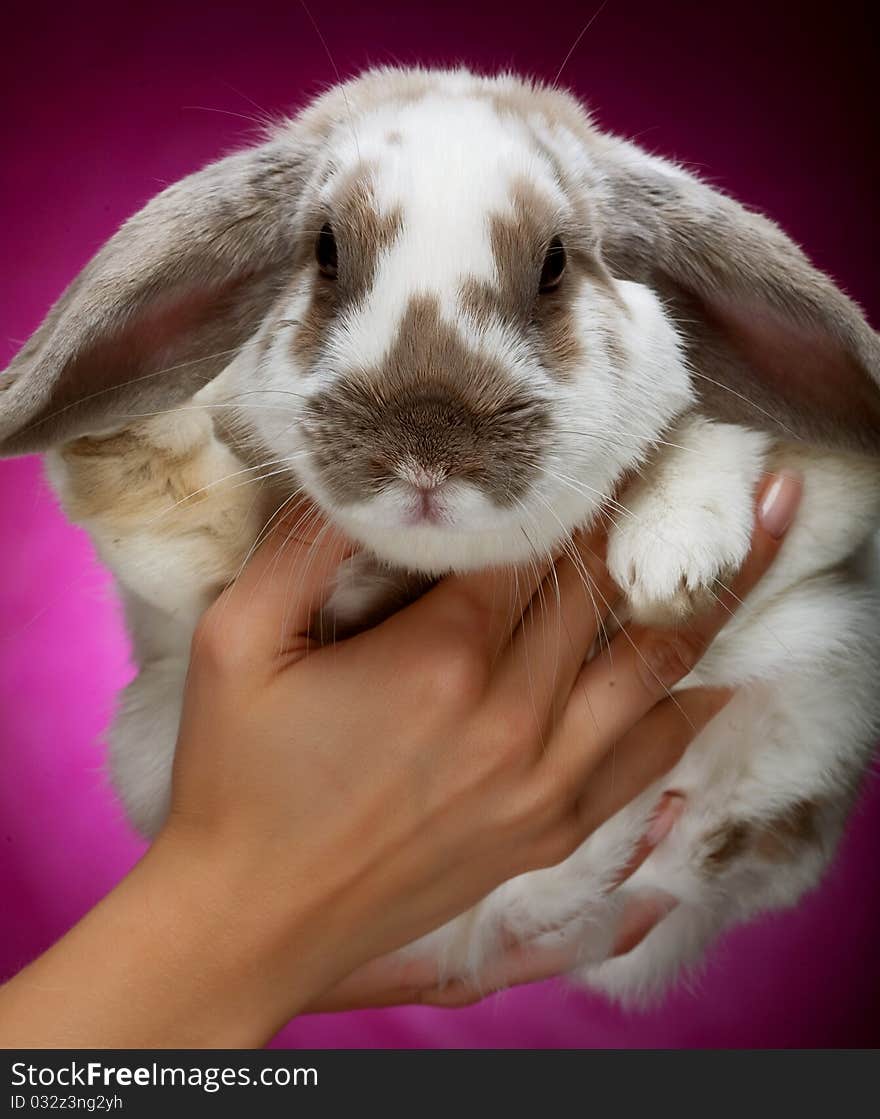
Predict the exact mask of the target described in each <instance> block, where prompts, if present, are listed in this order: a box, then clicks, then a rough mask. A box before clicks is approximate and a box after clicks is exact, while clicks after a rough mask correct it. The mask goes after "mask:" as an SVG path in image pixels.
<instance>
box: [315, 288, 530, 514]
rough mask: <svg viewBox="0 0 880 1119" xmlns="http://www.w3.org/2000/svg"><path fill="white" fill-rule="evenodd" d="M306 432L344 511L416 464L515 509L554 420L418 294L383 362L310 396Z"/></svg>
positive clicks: (326, 482) (432, 303)
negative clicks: (408, 465) (407, 464)
mask: <svg viewBox="0 0 880 1119" xmlns="http://www.w3.org/2000/svg"><path fill="white" fill-rule="evenodd" d="M305 427H306V430H307V431H308V433H309V436H310V446H311V449H312V451H313V455H314V461H315V464H316V465H317V467H318V469H319V471H320V474H321V479H322V481H323V484H324V486H325V488H326V489H327V490H328V491H329V493H330V494H331V495H332V497H333V499H334V500H335V501H338V502H339V503H340V504H348V503H352V502H356V501H364V500H367V499H369V498H370V497H372V496H375V495H376V494H377V493H379V492H380V491H381V490H382V489H383V488H384V487H385V486H387V485H388V484H390V483H392V482H394V481H395V480H397V479H398V473H397V471H398V469H399V467H400V465H401V463H404V462H416V463H417V464H418V465H419V466H420V467H423V468H425V469H428V470H431V471H439V472H441V473H442V474H443V475H444V476H447V477H450V478H459V479H462V480H465V481H468V482H471V483H473V484H474V485H476V486H478V487H479V488H481V489H482V490H483V492H484V493H486V494H487V495H488V496H489V497H490V498H491V500H492V501H494V502H495V503H496V504H497V505H499V506H508V505H510V504H513V503H514V502H515V501H516V500H518V499H519V498H520V497H521V496H522V495H523V494H524V493H525V491H526V490H527V488H528V486H529V484H530V482H531V481H532V480H533V479H534V477H535V475H536V473H537V471H538V470H539V468H540V461H541V455H542V447H543V445H544V443H545V442H546V438H547V431H548V429H549V417H548V414H547V410H546V407H545V406H544V404H543V403H542V402H541V401H540V400H539V399H537V398H536V397H535V396H534V395H533V394H532V393H531V392H529V391H527V390H526V389H524V388H523V387H522V386H521V385H519V384H517V383H516V382H515V381H513V380H512V378H511V377H510V376H509V374H508V373H507V372H506V371H505V369H504V368H503V367H502V366H501V365H500V364H499V363H498V362H497V361H496V360H495V359H494V358H493V357H491V356H489V355H487V354H483V353H479V352H475V351H474V350H472V349H471V348H469V347H468V346H467V345H466V344H465V343H464V341H463V339H462V338H461V335H460V334H459V332H458V331H457V330H456V328H455V327H454V326H453V325H452V324H450V323H448V322H446V321H445V320H444V319H443V317H442V316H441V314H440V308H439V305H438V303H437V301H436V299H434V298H433V297H431V296H420V297H415V298H413V299H412V300H411V301H410V303H409V306H408V307H407V310H406V313H405V315H404V316H403V319H402V321H401V325H400V328H399V331H398V335H397V338H396V340H395V342H394V345H393V346H392V347H391V349H390V351H389V352H388V354H387V356H386V358H385V359H384V360H383V362H382V364H381V365H379V366H375V367H371V368H364V369H357V370H351V371H350V372H349V373H347V374H346V375H345V376H344V377H342V378H340V379H339V380H338V381H337V382H336V384H335V385H333V387H332V388H329V389H327V390H326V391H324V392H322V393H321V394H320V395H319V396H316V397H315V398H313V399H312V401H311V402H310V404H309V406H308V409H307V417H306V423H305Z"/></svg>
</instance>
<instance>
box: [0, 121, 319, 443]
mask: <svg viewBox="0 0 880 1119" xmlns="http://www.w3.org/2000/svg"><path fill="white" fill-rule="evenodd" d="M304 163H305V156H304V151H303V150H302V147H301V145H299V144H298V143H297V142H296V140H295V138H293V137H292V136H288V137H285V138H278V139H275V140H272V141H270V142H268V143H265V144H262V145H260V146H258V147H255V148H252V149H250V150H248V151H244V152H240V153H238V154H236V155H232V156H228V157H227V158H225V159H222V160H220V161H218V162H216V163H213V164H211V165H210V166H208V167H206V168H205V169H204V170H202V171H199V172H197V173H196V174H194V175H190V176H189V177H187V178H185V179H182V180H181V181H180V182H178V183H175V184H174V185H173V186H171V187H169V188H168V189H167V190H165V191H163V192H162V193H161V194H160V195H158V196H157V197H156V198H155V199H153V201H152V202H150V203H149V204H148V205H147V206H146V207H145V208H144V209H143V210H141V211H140V212H139V213H138V214H136V215H135V216H134V217H133V218H131V219H130V220H129V221H128V222H127V223H126V224H125V225H124V226H123V227H122V228H121V229H120V230H119V232H118V233H117V234H116V235H115V236H114V237H113V238H111V240H110V241H109V242H108V243H107V244H106V245H105V246H104V247H103V248H102V249H101V250H100V252H99V253H98V254H97V255H96V256H95V257H94V259H93V260H92V261H91V262H90V263H89V264H88V265H87V266H86V267H85V268H84V269H83V271H82V272H81V273H80V275H79V276H78V277H77V278H76V279H75V280H74V281H73V283H72V284H71V285H70V286H69V287H68V289H67V290H66V291H65V292H64V294H63V295H62V296H61V298H60V299H59V300H58V302H57V303H56V304H55V306H54V307H53V308H52V310H51V311H50V312H49V314H48V316H47V317H46V320H45V322H44V323H43V325H42V326H41V327H40V328H39V329H38V330H37V331H36V333H35V334H34V335H33V336H32V337H31V339H30V340H29V341H28V342H27V343H26V344H25V346H24V347H23V349H22V350H21V351H20V353H19V354H18V355H17V356H16V358H15V359H14V360H13V362H12V364H11V365H10V366H9V369H8V370H7V371H6V373H5V374H2V373H0V455H3V454H24V453H28V452H31V451H40V450H44V449H45V448H46V447H47V446H50V445H51V444H53V443H57V442H60V441H63V440H67V439H71V438H74V437H76V436H78V435H82V434H84V433H86V432H91V431H98V430H100V429H102V428H107V427H112V426H114V425H118V424H120V423H123V422H124V421H125V419H126V418H129V417H130V416H131V415H132V414H138V413H145V412H149V411H150V410H151V409H158V408H166V407H169V406H172V405H174V404H177V403H179V402H181V401H182V400H185V399H186V398H188V397H189V396H191V395H192V394H193V393H194V392H195V391H196V390H197V389H198V388H199V387H200V386H202V385H203V384H205V383H206V382H207V381H209V380H210V379H211V378H212V377H214V376H215V375H216V374H217V373H218V372H219V371H220V370H221V369H222V368H223V367H224V366H225V365H227V364H228V363H229V361H230V360H231V359H232V357H233V356H234V351H235V350H236V348H237V347H239V346H241V344H242V343H243V342H245V341H246V340H247V338H248V337H249V336H250V335H251V334H252V333H253V332H254V330H255V329H256V327H257V326H258V324H259V322H260V320H261V318H262V317H263V316H264V315H265V313H266V311H267V309H268V308H269V307H270V306H271V304H272V302H273V300H274V299H275V297H276V296H277V294H278V293H279V291H280V290H281V288H282V287H283V285H284V282H285V279H286V278H287V277H288V276H289V266H290V262H291V257H292V253H293V248H294V244H293V242H294V237H295V234H296V227H297V223H296V220H295V215H296V210H297V203H298V198H299V196H300V194H301V190H302V182H303V176H304V173H305V171H304Z"/></svg>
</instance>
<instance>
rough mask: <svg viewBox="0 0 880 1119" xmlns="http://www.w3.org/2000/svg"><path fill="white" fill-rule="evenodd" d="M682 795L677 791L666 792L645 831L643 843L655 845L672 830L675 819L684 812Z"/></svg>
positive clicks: (650, 845)
mask: <svg viewBox="0 0 880 1119" xmlns="http://www.w3.org/2000/svg"><path fill="white" fill-rule="evenodd" d="M684 805H685V801H684V797H683V796H679V794H678V793H667V794H666V796H665V797H664V798H663V799H662V800H661V801H660V804H659V806H658V808H657V812H656V814H655V816H654V819H653V820H652V821H651V826H650V827H649V828H648V830H647V831H646V832H645V843H647V844H648V846H649V847H656V846H657V845H658V844H660V843H662V842H663V840H664V839H665V838H666V837H667V835H669V833H670V832H671V831H672V828H673V826H674V824H675V821H676V820H677V819H678V818H679V816H680V815H681V814H682V812H684Z"/></svg>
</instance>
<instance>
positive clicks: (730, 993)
mask: <svg viewBox="0 0 880 1119" xmlns="http://www.w3.org/2000/svg"><path fill="white" fill-rule="evenodd" d="M311 2H312V5H313V12H314V15H315V18H316V19H317V21H318V23H319V25H320V27H321V30H322V32H323V34H324V37H325V39H326V41H327V43H328V45H329V48H330V51H331V52H332V55H333V58H334V61H335V64H336V66H337V67H338V69H339V71H340V72H341V73H342V74H349V73H351V72H353V71H355V70H357V69H358V68H359V67H362V66H364V65H365V64H369V63H381V62H394V61H404V62H407V61H408V62H415V61H425V62H450V61H457V60H462V61H466V62H469V63H473V64H476V65H478V66H481V67H503V66H508V65H509V66H514V67H517V68H522V69H526V70H530V71H534V72H536V73H538V74H540V75H543V76H545V77H550V78H552V77H553V76H554V75H555V73H556V71H557V70H558V68H559V66H560V64H561V62H562V59H563V58H564V57H565V55H566V52H567V51H568V49H569V47H570V46H571V45H572V43H573V42H574V40H575V38H576V36H577V34H578V32H579V31H580V29H581V28H582V27H583V25H584V24H585V23H586V21H587V20H588V19H589V17H590V15H591V14H592V13H593V12H594V11H595V8H596V7H597V6H598V3H599V0H589V2H588V3H569V2H567V0H556V2H555V3H552V4H546V5H535V4H533V3H532V4H529V3H518V2H517V0H506V2H503V3H499V2H497V0H491V2H483V3H481V2H480V0H472V2H469V3H461V2H455V3H446V4H442V5H437V6H429V5H418V4H404V3H400V2H398V0H390V2H386V0H377V2H375V3H372V4H370V3H364V4H353V3H347V2H346V3H343V2H341V0H324V2H323V3H319V0H311ZM866 10H867V5H864V10H863V8H862V7H861V6H857V5H854V4H846V3H835V4H832V5H826V4H822V5H821V6H819V5H817V6H816V12H815V13H812V12H811V11H810V8H809V5H791V4H781V3H777V4H773V3H762V4H754V3H727V4H719V5H712V4H705V3H701V4H696V3H678V4H676V3H672V4H669V3H663V4H660V3H653V2H649V3H635V2H627V0H610V3H608V4H607V5H606V7H605V8H604V10H602V11H601V12H600V14H599V15H598V17H597V18H596V20H595V23H594V24H593V26H592V27H591V28H590V29H589V31H588V32H587V33H586V35H585V36H584V38H583V41H582V42H581V43H580V45H579V46H578V48H577V50H576V51H575V52H574V54H573V56H572V58H571V59H570V61H569V62H568V64H567V66H566V69H565V74H564V79H565V81H566V82H568V83H570V84H571V85H572V86H573V87H574V88H575V89H576V90H577V91H578V92H579V93H581V94H583V95H585V96H586V97H588V98H589V99H590V101H591V102H592V104H593V105H594V107H595V109H596V112H597V115H598V118H599V120H600V121H601V122H602V123H603V124H604V125H606V126H608V127H611V128H614V129H617V130H620V131H622V132H625V133H627V134H629V135H633V136H637V137H638V138H639V139H640V140H641V141H642V142H643V143H645V144H646V145H648V146H650V147H652V148H653V149H655V150H657V151H659V152H662V153H664V154H666V155H671V156H675V157H678V158H681V159H683V160H685V161H687V162H689V163H691V164H692V165H694V166H696V167H698V168H700V169H702V171H703V172H704V173H705V174H707V175H708V176H709V177H710V178H711V179H712V181H713V182H715V183H717V184H718V185H720V186H723V187H725V188H727V189H729V190H731V191H732V192H733V193H735V194H736V195H737V196H738V197H739V198H741V199H742V200H744V201H746V202H748V203H751V204H753V205H756V206H760V207H763V208H764V209H766V210H767V211H768V212H769V213H770V214H772V215H773V216H774V217H776V218H777V219H778V220H779V221H781V222H782V224H783V225H784V226H785V227H786V228H787V229H788V231H789V232H790V233H791V234H793V236H794V237H795V238H796V239H797V240H798V241H800V243H801V244H803V245H804V246H805V248H806V249H807V251H808V252H809V253H810V254H811V255H812V257H813V258H814V259H815V260H816V261H817V262H818V264H819V265H821V266H822V267H824V268H825V269H827V270H828V271H830V272H831V274H832V275H834V276H835V277H836V278H837V279H838V280H839V281H840V282H841V283H842V284H843V286H844V287H845V288H846V289H847V290H848V291H849V292H850V293H851V294H852V295H854V296H855V297H856V298H857V299H859V300H860V301H861V302H862V303H863V305H864V306H866V307H867V309H868V313H869V315H870V316H871V317H872V318H873V319H874V321H875V324H876V321H877V315H878V309H880V303H878V289H877V279H876V276H877V268H876V259H877V244H876V239H875V236H874V229H875V227H876V220H875V219H876V214H875V212H874V205H875V202H876V187H877V180H876V175H875V172H876V164H874V165H873V166H872V165H871V161H872V159H873V154H872V153H873V151H874V148H875V146H876V132H875V124H874V121H875V119H876V118H875V115H874V113H875V110H876V105H872V104H869V103H868V100H867V98H868V90H869V89H872V88H873V86H874V79H875V70H876V64H877V59H876V57H871V56H869V53H868V52H869V43H870V41H871V37H870V35H869V34H868V30H867V23H866ZM4 24H5V27H4V31H5V34H4V39H5V46H6V51H5V52H4V53H5V55H6V58H5V60H4V66H3V79H2V81H3V82H4V83H5V86H6V88H5V91H4V92H5V96H4V99H3V104H4V110H5V111H4V132H5V138H4V142H3V167H4V173H3V175H2V177H0V199H2V227H3V245H4V249H3V267H2V270H0V308H2V316H3V319H2V331H0V334H2V347H3V350H4V351H5V353H4V354H3V355H0V357H3V356H8V357H11V356H12V354H13V353H14V352H15V350H16V349H17V348H18V345H19V344H20V343H21V342H22V341H23V340H24V339H25V338H26V337H27V336H28V334H29V333H30V332H31V331H32V330H33V329H34V328H35V327H36V326H37V325H38V323H39V322H40V320H41V318H42V316H43V315H44V313H45V311H46V309H47V308H48V307H49V305H50V303H51V302H52V301H53V300H54V299H55V298H56V296H57V295H58V294H59V293H60V291H61V290H62V288H63V287H64V286H65V285H66V284H67V283H68V282H69V281H70V280H71V279H72V278H73V276H74V275H75V274H76V272H77V271H78V270H79V268H80V267H81V266H82V265H83V264H84V263H85V262H86V260H87V259H88V258H89V257H90V256H91V254H92V253H93V252H94V251H95V250H96V249H97V248H98V246H99V245H100V244H101V243H102V242H103V241H104V239H105V238H106V237H107V236H108V235H109V234H111V233H112V232H113V231H114V230H115V229H116V227H117V226H118V225H119V223H120V222H121V221H122V220H123V219H124V218H126V217H127V216H128V215H129V214H131V213H132V212H133V211H134V210H136V209H137V208H138V207H139V206H141V205H142V204H143V203H144V202H146V200H147V199H148V198H150V196H151V195H153V194H154V193H156V191H157V190H159V189H160V188H161V187H162V186H164V185H165V184H167V183H169V182H171V181H172V180H174V179H176V178H178V177H179V176H181V175H183V174H185V173H187V172H189V171H192V170H193V169H195V168H197V167H199V166H201V165H202V164H203V163H205V162H206V161H207V160H209V159H212V158H214V157H216V156H218V155H219V154H221V153H223V152H225V151H227V150H229V149H230V148H232V147H235V146H236V145H240V144H241V143H243V142H245V141H247V139H248V138H249V137H251V136H252V135H253V126H252V122H251V121H250V120H249V119H247V118H249V117H250V116H251V114H255V113H258V111H259V110H258V108H255V106H258V107H259V109H263V110H268V111H271V112H276V111H278V110H279V109H284V108H294V107H296V106H297V105H299V104H301V103H302V101H303V100H304V99H305V98H306V97H307V96H308V95H309V94H311V93H313V92H315V91H316V90H318V89H319V88H320V87H321V86H322V85H324V84H326V83H328V82H330V81H332V80H333V76H334V74H333V68H332V66H331V64H330V62H329V61H328V58H327V55H326V54H325V52H324V50H323V48H322V46H321V44H320V42H319V40H318V38H317V36H316V34H315V31H314V30H313V28H312V26H311V25H310V23H309V21H308V18H307V17H306V15H305V13H304V11H303V10H302V8H301V7H300V6H299V4H298V3H297V0H287V2H285V3H284V4H279V3H271V2H266V0H251V2H250V3H246V4H241V5H228V4H224V3H219V2H215V3H207V2H202V0H194V2H190V3H186V2H184V3H180V4H178V5H174V6H166V5H165V4H164V3H158V2H157V3H151V4H149V5H143V6H140V5H138V4H137V3H129V4H119V3H114V4H104V5H94V4H92V5H89V4H72V5H57V4H51V5H44V4H41V3H31V4H27V5H22V6H21V7H20V9H19V10H18V11H13V12H12V13H11V14H10V13H9V10H8V9H7V14H6V18H5V20H4ZM0 364H2V363H0ZM0 543H2V548H0V759H2V760H0V774H2V779H0V912H2V916H0V973H2V975H4V976H5V975H9V974H11V973H12V972H14V971H15V970H16V969H17V968H18V967H20V966H21V965H23V964H24V963H26V962H27V961H28V960H30V959H32V958H33V957H34V956H35V955H36V954H37V953H39V952H40V951H41V950H42V949H44V948H46V947H47V946H48V945H49V944H50V943H51V942H52V941H53V940H55V939H56V938H57V937H58V936H59V935H60V934H61V933H63V932H64V931H65V930H66V929H67V928H68V927H69V926H70V925H71V924H72V923H73V922H74V921H76V920H77V918H79V917H80V916H81V915H82V914H83V913H84V912H85V911H86V910H87V909H88V908H89V906H91V905H92V904H93V903H94V902H95V901H97V899H98V898H100V897H101V896H102V895H103V894H104V893H105V892H106V891H107V890H108V889H109V888H110V887H111V886H112V885H113V884H114V883H115V882H116V881H117V880H118V879H119V878H120V876H121V875H123V874H124V873H125V871H126V870H127V869H128V868H129V867H130V866H131V865H132V863H133V861H134V860H135V859H136V858H137V857H138V854H139V852H140V851H141V849H142V848H141V845H140V843H139V842H138V841H137V840H136V839H135V838H134V836H133V835H132V834H131V832H130V831H129V829H128V828H127V826H126V824H125V822H124V821H123V819H122V818H121V814H120V810H119V808H118V805H117V803H116V801H115V800H114V797H113V794H112V792H111V791H110V790H109V789H108V787H107V783H106V780H105V777H104V774H103V761H104V751H103V747H102V746H101V734H102V731H103V729H104V727H105V726H106V724H107V721H108V718H109V715H110V712H111V710H112V706H113V697H114V695H115V693H116V692H117V690H118V689H119V688H120V686H121V685H122V684H123V683H124V682H125V681H126V680H127V679H128V678H129V675H130V671H131V670H130V667H129V664H128V661H127V650H126V642H125V638H124V635H123V632H122V628H121V625H120V618H119V612H118V610H117V607H116V605H115V603H114V600H113V595H112V592H111V590H110V587H109V584H108V579H107V577H106V574H105V573H104V572H103V571H102V570H101V569H100V567H99V566H98V565H97V563H96V562H95V559H94V556H93V553H92V550H91V548H90V546H89V543H88V541H87V540H86V538H85V536H84V535H83V533H82V532H80V531H79V530H77V529H75V528H72V527H71V526H69V525H68V524H66V523H65V521H64V520H63V518H62V517H61V515H60V514H59V512H58V510H57V508H56V505H55V502H54V500H53V498H52V496H51V494H50V493H49V491H48V490H47V488H46V486H45V484H44V483H43V482H42V481H41V472H40V464H39V462H37V461H36V460H34V459H31V460H23V461H16V462H5V463H2V464H0ZM878 838H880V782H878V781H877V780H876V779H874V778H872V779H871V781H869V783H868V788H867V789H866V790H865V795H864V796H863V798H862V802H861V806H860V809H859V811H858V812H857V814H856V816H855V818H854V819H853V821H852V826H851V828H850V830H849V834H848V836H847V839H846V841H845V843H844V846H843V849H842V851H841V854H840V857H839V859H838V861H837V863H836V866H835V868H834V870H833V872H832V873H831V874H830V875H829V877H828V879H827V881H826V882H825V884H824V885H823V886H822V888H821V889H820V890H819V891H818V892H817V893H815V894H814V895H813V896H811V897H810V898H808V899H807V900H806V901H805V902H804V903H803V904H802V905H801V906H800V907H799V908H798V909H797V910H796V911H795V912H792V913H788V914H785V915H778V916H775V917H773V918H772V919H768V920H765V921H762V922H761V923H759V924H755V925H753V926H752V927H750V928H748V929H743V930H739V931H737V932H736V933H735V934H733V935H730V936H728V937H727V938H726V939H725V941H724V942H723V943H722V944H721V945H720V946H719V947H718V948H717V950H716V951H715V952H714V953H713V955H712V958H711V960H710V962H709V964H708V966H707V967H706V969H705V971H704V973H703V974H702V975H701V976H700V978H699V979H698V980H696V981H693V982H691V983H690V984H689V985H688V987H687V989H685V988H680V989H679V990H677V991H676V992H674V993H673V994H672V995H670V996H669V997H668V998H667V999H666V1000H665V1002H664V1003H663V1004H662V1005H661V1006H659V1007H657V1008H656V1009H653V1010H652V1011H650V1012H649V1013H646V1014H634V1013H622V1012H620V1011H619V1010H617V1009H615V1008H613V1007H610V1006H608V1005H607V1004H606V1003H604V1002H602V1001H601V1000H599V999H596V998H593V997H590V996H588V995H586V994H584V993H582V992H578V991H573V990H570V989H567V988H565V987H563V986H562V985H561V984H558V983H545V984H541V985H538V986H535V987H532V988H530V989H528V990H520V991H516V992H508V993H505V994H502V995H500V996H496V997H494V998H492V999H489V1000H488V1001H487V1002H485V1003H484V1004H483V1005H481V1006H479V1007H475V1008H471V1009H467V1010H461V1011H439V1010H429V1009H424V1008H404V1009H394V1010H387V1011H371V1012H361V1013H351V1014H345V1015H338V1016H324V1017H315V1018H304V1019H302V1020H300V1021H298V1022H294V1023H292V1024H291V1025H289V1026H288V1027H287V1028H286V1029H285V1030H283V1031H282V1033H281V1034H280V1035H279V1037H278V1039H277V1044H279V1045H286V1046H315V1047H324V1046H333V1047H417V1046H432V1047H484V1046H494V1047H516V1048H531V1047H535V1048H538V1047H572V1048H593V1047H616V1046H636V1047H648V1046H650V1047H670V1048H671V1047H698V1046H719V1047H743V1046H754V1047H771V1046H772V1047H791V1046H814V1047H834V1046H845V1045H872V1044H874V1043H876V1042H877V1041H878V1037H880V1009H878V998H877V995H878V987H880V964H878V956H877V944H878V941H880V891H878V889H877V884H878V876H877V871H876V863H875V860H876V857H877V851H878V849H880V844H878ZM279 887H280V888H283V884H282V883H279Z"/></svg>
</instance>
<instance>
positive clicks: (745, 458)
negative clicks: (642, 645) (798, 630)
mask: <svg viewBox="0 0 880 1119" xmlns="http://www.w3.org/2000/svg"><path fill="white" fill-rule="evenodd" d="M710 436H711V438H710ZM682 438H683V440H685V441H684V442H683V443H682V444H681V445H680V446H678V447H677V448H675V449H674V450H673V453H669V452H668V451H667V452H665V453H664V455H663V456H662V459H661V460H660V461H658V462H657V463H656V464H654V468H653V469H649V470H648V471H646V472H645V474H644V476H643V477H642V478H641V479H639V481H638V482H636V484H635V485H634V486H632V487H631V488H630V489H629V490H627V492H626V493H624V494H623V496H622V498H621V508H620V509H619V510H618V512H616V513H615V514H614V518H615V521H616V524H615V527H614V528H613V530H612V531H611V533H610V535H609V540H608V568H609V571H610V573H611V575H612V577H613V578H614V580H615V581H616V582H617V584H618V586H619V587H620V588H621V589H622V590H623V591H624V593H625V594H626V596H627V598H628V600H629V604H630V607H631V610H632V616H633V618H634V619H635V620H636V621H639V622H643V623H646V624H652V625H658V624H660V625H662V624H668V623H670V622H672V621H676V620H680V619H682V618H684V617H686V616H687V615H689V614H691V613H692V612H694V611H698V610H701V609H703V608H704V607H705V606H707V605H708V604H709V603H710V602H711V601H712V600H713V598H714V596H715V594H716V593H717V587H718V586H721V585H729V583H730V580H731V579H732V578H733V576H734V574H735V573H736V571H737V570H738V569H739V568H740V566H741V565H742V563H743V560H744V559H745V558H746V555H747V553H748V550H749V544H750V541H751V534H752V521H753V516H754V510H753V500H754V491H755V485H756V482H757V479H758V476H759V474H760V468H761V459H762V455H761V451H762V450H763V437H761V436H756V435H755V433H753V432H748V431H745V430H744V429H741V428H735V427H732V426H729V425H721V424H711V425H710V424H708V423H706V422H698V423H695V424H692V425H691V426H690V428H689V429H687V430H686V431H685V432H684V433H683V435H682ZM624 510H626V511H624Z"/></svg>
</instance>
